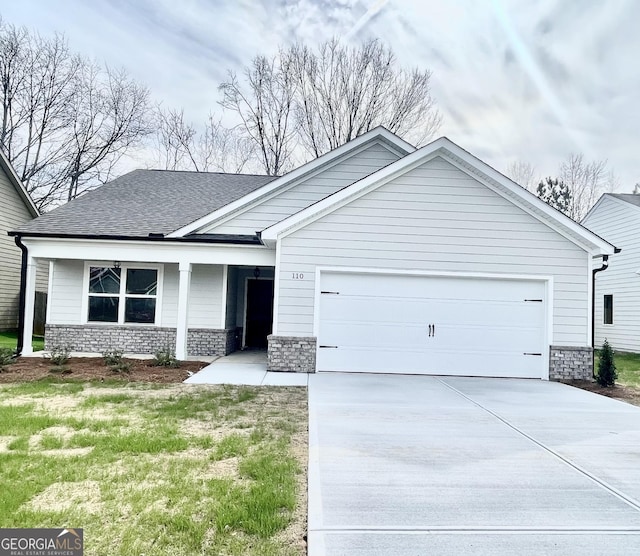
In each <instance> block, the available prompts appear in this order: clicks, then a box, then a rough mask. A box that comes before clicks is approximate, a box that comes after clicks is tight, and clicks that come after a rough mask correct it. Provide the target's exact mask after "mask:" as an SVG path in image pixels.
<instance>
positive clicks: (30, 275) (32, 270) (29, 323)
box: [22, 256, 36, 355]
mask: <svg viewBox="0 0 640 556" xmlns="http://www.w3.org/2000/svg"><path fill="white" fill-rule="evenodd" d="M24 295H25V297H24V324H23V328H22V342H23V346H22V355H33V343H32V342H33V316H34V311H35V304H36V261H35V259H34V258H33V257H31V256H29V257H28V258H27V279H26V284H25V291H24Z"/></svg>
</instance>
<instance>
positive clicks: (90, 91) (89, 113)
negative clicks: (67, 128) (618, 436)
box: [64, 63, 151, 200]
mask: <svg viewBox="0 0 640 556" xmlns="http://www.w3.org/2000/svg"><path fill="white" fill-rule="evenodd" d="M74 92H75V95H74V102H73V104H72V110H73V112H72V122H71V123H72V128H71V129H72V133H71V137H70V141H69V147H68V150H67V153H66V154H65V159H64V162H65V163H66V168H65V174H66V176H68V188H67V193H68V195H67V200H71V199H74V198H75V197H76V196H77V195H78V194H79V193H80V192H82V191H85V190H87V189H90V188H91V184H95V185H98V184H100V183H104V182H105V181H107V180H108V179H110V176H111V174H112V171H113V168H114V166H115V164H116V163H117V162H118V161H119V160H120V158H121V157H122V155H123V154H124V153H125V152H126V151H127V150H128V149H129V147H131V146H133V145H134V144H136V143H138V142H139V140H140V139H141V138H142V137H143V136H145V135H147V134H149V133H150V132H151V126H150V125H149V122H148V119H147V110H148V102H149V91H148V90H147V88H146V87H143V86H141V85H138V84H137V83H136V82H135V81H133V80H131V79H130V78H129V77H128V76H127V74H126V72H125V71H124V70H112V69H110V68H106V69H105V70H102V69H101V68H100V67H99V66H97V65H96V64H91V63H85V64H83V71H81V72H79V73H78V76H77V78H76V80H75V83H74Z"/></svg>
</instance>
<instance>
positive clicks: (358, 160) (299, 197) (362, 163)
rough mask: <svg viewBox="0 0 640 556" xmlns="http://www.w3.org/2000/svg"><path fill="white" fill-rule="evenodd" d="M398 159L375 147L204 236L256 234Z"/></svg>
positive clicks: (389, 152)
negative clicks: (215, 234)
mask: <svg viewBox="0 0 640 556" xmlns="http://www.w3.org/2000/svg"><path fill="white" fill-rule="evenodd" d="M398 158H399V156H398V155H397V154H395V153H393V152H391V151H390V150H389V149H387V148H386V147H384V146H383V145H382V144H380V143H374V144H372V145H371V146H370V147H368V148H367V149H364V150H362V151H360V152H357V153H355V154H353V155H351V156H349V157H348V158H345V159H343V160H341V161H340V162H337V163H336V164H334V165H333V166H331V167H329V168H327V169H326V170H324V171H321V172H319V173H318V174H316V175H313V176H311V177H309V178H308V179H306V180H304V181H302V182H301V183H298V184H296V185H295V186H293V187H291V188H289V189H286V190H284V191H282V192H281V193H278V194H276V195H274V196H273V197H271V198H270V199H267V200H264V201H260V202H258V203H257V204H254V205H253V206H250V207H249V208H248V209H246V210H245V211H244V212H242V213H241V214H238V215H236V216H233V217H231V218H230V219H229V220H227V221H226V222H222V223H221V224H219V225H214V226H211V227H209V228H207V229H203V230H202V232H203V233H208V232H212V233H213V232H214V233H219V234H254V233H255V232H256V231H258V230H264V229H265V228H267V227H269V226H271V225H272V224H275V223H276V222H279V221H280V220H283V219H284V218H286V217H288V216H291V215H292V214H295V213H296V212H298V211H300V210H302V209H304V208H306V207H308V206H309V205H312V204H313V203H315V202H317V201H320V200H321V199H324V198H325V197H327V196H329V195H331V194H333V193H335V192H336V191H338V190H340V189H342V188H343V187H345V186H347V185H349V184H351V183H353V182H355V181H358V180H360V179H362V178H364V177H365V176H368V175H369V174H371V173H373V172H375V171H377V170H379V169H380V168H383V167H384V166H387V165H388V164H391V163H392V162H395V161H396V160H398Z"/></svg>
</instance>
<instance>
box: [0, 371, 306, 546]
mask: <svg viewBox="0 0 640 556" xmlns="http://www.w3.org/2000/svg"><path fill="white" fill-rule="evenodd" d="M16 400H19V401H20V403H18V404H16V403H15V402H16ZM0 430H2V431H3V436H2V437H0V468H1V469H2V474H1V475H0V527H53V526H61V525H68V526H76V527H84V529H85V542H86V547H87V553H90V554H96V555H98V556H100V555H105V556H106V555H112V554H123V555H124V554H127V555H129V554H145V555H147V556H154V555H169V554H172V555H173V554H184V555H190V554H194V555H195V554H205V553H211V554H230V555H233V554H238V555H239V554H242V555H244V554H248V555H251V554H263V555H274V556H275V555H278V556H280V555H283V556H286V555H292V556H293V555H302V554H305V553H306V542H305V535H306V512H307V507H306V446H307V403H306V389H302V388H284V387H251V388H250V387H225V386H209V387H207V386H205V387H201V386H196V385H170V386H162V387H160V388H158V387H154V388H149V387H148V385H144V384H124V385H122V386H118V385H113V384H109V385H107V386H106V387H105V385H95V384H94V385H91V384H78V383H64V382H57V381H51V382H45V383H37V382H36V383H25V384H17V385H0ZM63 458H64V459H63Z"/></svg>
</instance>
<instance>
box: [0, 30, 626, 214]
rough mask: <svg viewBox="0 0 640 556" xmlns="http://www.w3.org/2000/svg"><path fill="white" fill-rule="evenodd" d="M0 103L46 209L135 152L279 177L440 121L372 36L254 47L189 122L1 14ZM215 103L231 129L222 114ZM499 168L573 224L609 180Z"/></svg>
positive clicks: (161, 160) (109, 71)
mask: <svg viewBox="0 0 640 556" xmlns="http://www.w3.org/2000/svg"><path fill="white" fill-rule="evenodd" d="M214 101H215V99H214ZM0 103H1V104H0V106H1V110H2V114H1V116H0V149H2V150H3V152H4V153H5V154H6V155H7V157H8V158H9V160H10V161H11V163H12V164H13V166H14V167H15V169H16V171H17V172H18V174H19V176H20V178H21V179H22V182H23V183H24V184H25V186H26V188H27V190H28V191H29V193H30V194H31V196H32V198H33V199H34V201H35V203H36V205H37V206H38V207H39V208H40V209H41V210H43V211H44V210H48V209H49V208H52V207H54V206H57V205H59V204H61V203H64V202H67V201H69V200H71V199H74V198H75V197H77V196H78V195H81V194H82V193H84V192H85V191H88V190H90V189H92V188H95V187H97V186H98V185H101V184H102V183H105V182H106V181H109V180H110V179H113V178H114V177H117V174H118V172H119V163H120V162H121V159H122V157H123V156H124V155H125V154H128V155H132V153H134V152H138V153H142V154H143V155H144V156H145V157H146V158H147V161H148V159H149V157H152V158H153V159H154V166H156V167H159V168H162V169H167V170H191V171H196V172H207V171H217V172H233V173H240V172H255V173H265V174H268V175H281V174H283V173H285V172H287V171H289V170H290V169H292V168H293V167H295V166H296V165H299V164H301V163H303V162H306V161H308V160H310V159H311V158H315V157H317V156H320V155H322V154H324V153H325V152H327V151H329V150H331V149H334V148H336V147H338V146H340V145H342V144H344V143H346V142H347V141H349V140H351V139H353V138H355V137H357V136H359V135H361V134H363V133H365V132H367V131H369V130H370V129H372V128H374V127H376V126H378V125H383V126H385V127H386V128H387V129H389V130H390V131H392V132H393V133H396V134H398V135H400V136H402V137H404V138H405V139H406V140H408V141H409V142H411V143H413V144H416V145H418V146H419V145H421V144H424V143H425V142H427V141H428V140H430V139H432V138H433V137H434V136H435V134H436V133H437V131H438V129H439V128H440V126H441V123H442V116H441V114H440V112H439V111H438V109H437V107H436V103H435V100H434V98H433V96H432V94H431V72H430V71H429V70H427V69H421V68H412V69H406V68H404V67H402V66H400V65H399V63H398V61H397V59H396V57H395V54H394V53H393V51H392V50H391V49H390V48H389V47H387V46H385V45H383V44H382V43H381V42H380V41H378V40H375V39H371V40H368V41H365V42H363V43H360V44H358V45H355V46H347V45H344V44H342V43H341V42H340V41H339V40H337V39H332V40H329V41H326V42H324V43H322V44H320V45H318V46H317V47H316V48H310V47H308V46H305V45H302V44H294V45H291V46H289V47H286V48H284V47H283V48H280V49H279V50H278V52H277V54H276V55H275V56H273V57H266V56H256V57H255V58H254V59H253V60H251V62H250V63H249V64H248V65H247V66H246V67H245V68H244V69H243V70H242V71H241V72H240V73H239V74H238V73H235V72H233V71H230V72H229V73H228V75H227V78H226V80H225V81H224V82H223V83H221V84H220V85H219V87H218V100H217V102H215V104H214V106H217V107H218V110H217V111H216V110H212V112H211V114H210V115H209V117H208V118H207V120H206V121H205V122H200V123H196V124H194V123H193V122H191V121H189V120H188V119H187V118H186V117H185V114H184V110H183V109H181V108H175V107H165V106H162V105H159V104H157V103H154V102H153V101H152V98H151V93H150V91H149V89H148V88H147V87H146V86H145V85H143V84H140V83H138V82H136V81H135V80H134V79H133V78H131V77H130V76H129V75H128V74H127V72H126V71H125V70H123V69H114V68H112V67H109V66H107V65H105V64H100V63H98V62H96V61H93V60H90V59H88V58H87V57H84V56H82V55H80V54H78V53H74V52H72V51H71V49H70V48H69V45H68V42H67V40H66V38H65V37H64V36H63V35H60V34H56V35H54V36H53V37H41V36H40V35H38V34H37V33H35V32H32V31H30V30H28V29H26V28H24V27H15V26H13V25H10V24H7V23H5V22H3V21H2V20H1V19H0ZM224 111H226V113H227V114H230V115H231V116H232V118H233V119H234V120H235V122H236V124H235V125H233V126H228V125H224V124H223V121H222V113H223V112H224ZM506 173H507V175H508V176H509V177H511V178H512V179H513V180H514V181H516V182H517V183H519V184H521V185H523V186H524V187H526V188H527V189H529V190H531V191H532V192H534V193H535V194H537V195H538V196H539V197H540V198H542V199H543V200H545V201H546V202H548V203H549V204H551V205H552V206H554V207H555V208H557V209H559V210H561V211H562V212H564V213H565V214H567V215H568V216H570V217H571V218H573V219H575V220H579V219H580V218H581V217H582V216H584V214H585V213H586V211H587V210H588V209H589V208H590V207H591V206H592V205H593V203H594V202H595V201H596V200H597V198H598V197H599V195H600V194H601V193H602V191H603V190H605V189H606V188H607V187H608V188H611V187H612V184H613V185H615V178H614V177H613V174H612V172H608V170H607V164H606V161H594V162H587V161H585V160H584V157H583V156H582V155H571V156H570V157H569V159H568V160H566V161H565V162H563V163H562V164H561V165H560V168H559V171H558V175H557V176H555V177H551V176H549V177H547V178H546V179H541V178H540V177H538V175H537V172H536V170H535V168H534V167H533V166H532V165H530V164H528V163H526V162H517V163H514V164H511V165H510V166H509V168H508V169H507V172H506Z"/></svg>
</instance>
